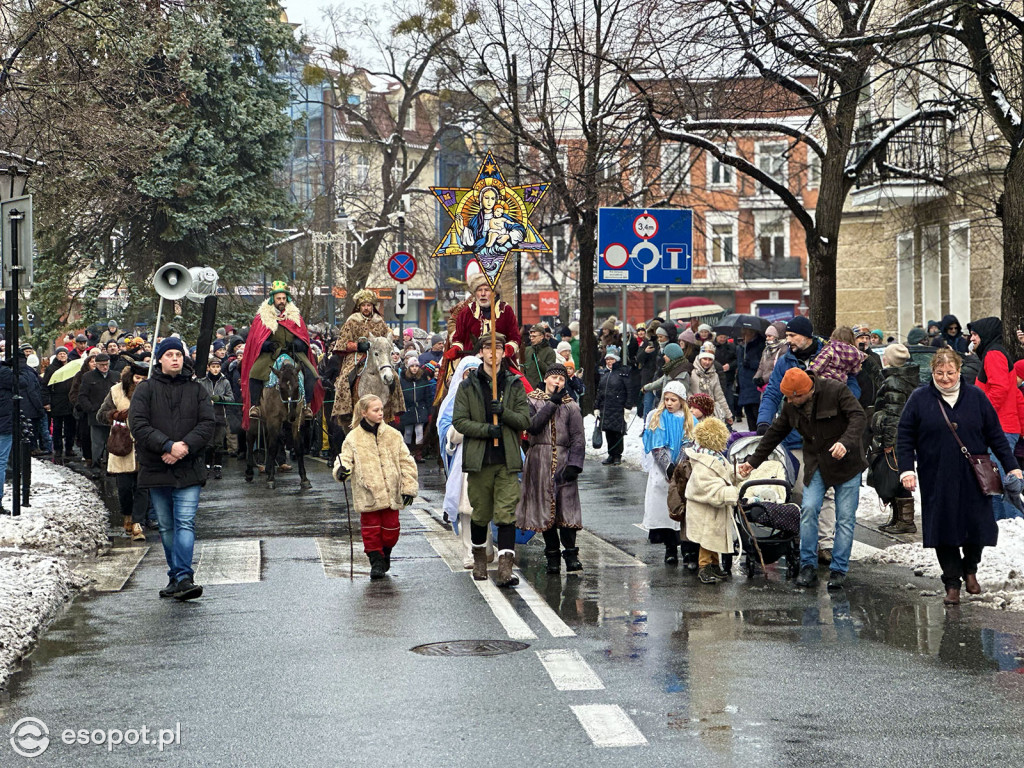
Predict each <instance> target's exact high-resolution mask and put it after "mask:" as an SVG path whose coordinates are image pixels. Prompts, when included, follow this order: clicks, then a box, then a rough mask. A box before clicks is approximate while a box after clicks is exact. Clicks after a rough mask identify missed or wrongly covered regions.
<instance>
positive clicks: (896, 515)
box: [878, 499, 900, 533]
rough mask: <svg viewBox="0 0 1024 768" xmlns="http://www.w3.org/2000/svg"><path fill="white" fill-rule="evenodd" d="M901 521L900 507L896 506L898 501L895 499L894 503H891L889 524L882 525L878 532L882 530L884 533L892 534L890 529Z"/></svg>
mask: <svg viewBox="0 0 1024 768" xmlns="http://www.w3.org/2000/svg"><path fill="white" fill-rule="evenodd" d="M899 521H900V512H899V507H897V506H896V499H893V500H892V501H890V502H889V522H887V523H883V524H882V525H880V526H878V530H880V531H881V532H882V533H891V531H890V530H889V529H890V528H892V527H893V526H895V525H896V523H898V522H899Z"/></svg>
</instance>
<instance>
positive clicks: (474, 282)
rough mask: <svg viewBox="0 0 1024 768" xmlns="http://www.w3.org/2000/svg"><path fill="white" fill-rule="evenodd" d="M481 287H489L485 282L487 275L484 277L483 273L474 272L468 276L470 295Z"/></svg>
mask: <svg viewBox="0 0 1024 768" xmlns="http://www.w3.org/2000/svg"><path fill="white" fill-rule="evenodd" d="M481 285H487V286H489V285H490V283H489V282H487V275H485V274H484V273H483V272H474V273H473V274H472V275H470V276H469V292H470V293H476V289H477V288H479V287H480V286H481Z"/></svg>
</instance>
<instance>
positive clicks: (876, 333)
mask: <svg viewBox="0 0 1024 768" xmlns="http://www.w3.org/2000/svg"><path fill="white" fill-rule="evenodd" d="M871 335H872V336H877V337H878V338H880V339H884V338H885V334H883V333H882V329H881V328H875V330H873V331H872V332H871Z"/></svg>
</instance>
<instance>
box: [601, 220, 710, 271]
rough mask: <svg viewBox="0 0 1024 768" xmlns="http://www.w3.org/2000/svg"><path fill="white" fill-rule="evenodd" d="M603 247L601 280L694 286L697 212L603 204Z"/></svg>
mask: <svg viewBox="0 0 1024 768" xmlns="http://www.w3.org/2000/svg"><path fill="white" fill-rule="evenodd" d="M597 247H598V254H599V255H598V263H597V282H598V283H603V284H605V285H631V284H637V285H689V284H690V283H691V281H692V277H693V260H692V254H693V211H691V210H689V209H686V208H652V209H645V208H601V209H600V210H598V214H597Z"/></svg>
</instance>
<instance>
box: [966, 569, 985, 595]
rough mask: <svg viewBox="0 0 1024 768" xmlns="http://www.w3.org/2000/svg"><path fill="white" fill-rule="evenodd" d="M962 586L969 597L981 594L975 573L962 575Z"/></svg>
mask: <svg viewBox="0 0 1024 768" xmlns="http://www.w3.org/2000/svg"><path fill="white" fill-rule="evenodd" d="M964 586H965V587H967V594H969V595H980V594H981V584H979V583H978V574H976V573H965V574H964Z"/></svg>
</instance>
